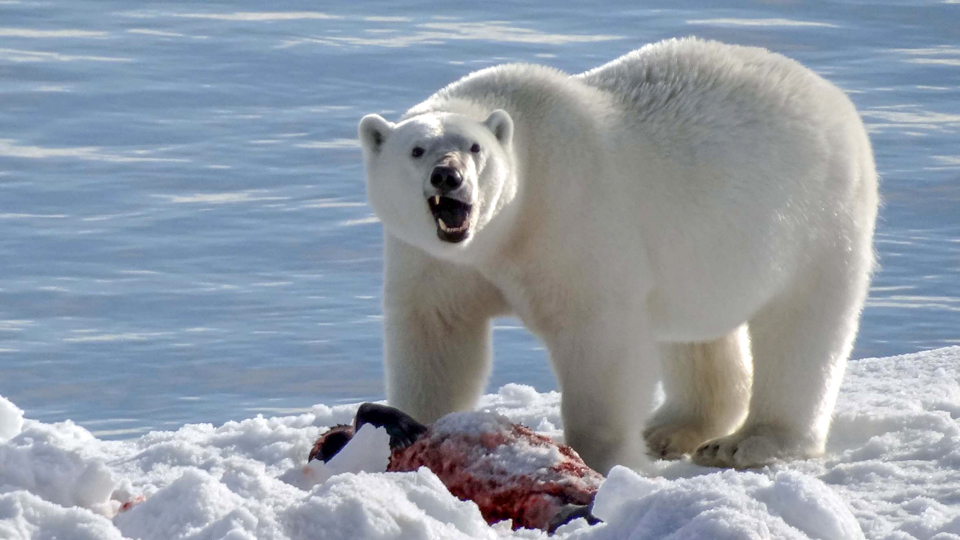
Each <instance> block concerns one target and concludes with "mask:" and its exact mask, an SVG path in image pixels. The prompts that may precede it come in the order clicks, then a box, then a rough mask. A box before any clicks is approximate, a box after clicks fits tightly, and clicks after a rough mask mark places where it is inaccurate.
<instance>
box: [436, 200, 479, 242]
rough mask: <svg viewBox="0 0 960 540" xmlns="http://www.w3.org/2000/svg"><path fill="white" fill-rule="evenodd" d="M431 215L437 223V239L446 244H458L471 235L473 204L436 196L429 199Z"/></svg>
mask: <svg viewBox="0 0 960 540" xmlns="http://www.w3.org/2000/svg"><path fill="white" fill-rule="evenodd" d="M427 204H428V205H429V206H430V213H432V214H433V219H435V220H436V222H437V237H439V238H440V240H443V241H444V242H451V243H454V244H456V243H457V242H462V241H463V240H464V239H465V238H466V237H467V236H468V235H469V234H470V210H472V209H473V205H472V204H467V203H465V202H461V201H458V200H456V199H452V198H450V197H444V196H442V195H434V196H433V197H430V198H428V199H427Z"/></svg>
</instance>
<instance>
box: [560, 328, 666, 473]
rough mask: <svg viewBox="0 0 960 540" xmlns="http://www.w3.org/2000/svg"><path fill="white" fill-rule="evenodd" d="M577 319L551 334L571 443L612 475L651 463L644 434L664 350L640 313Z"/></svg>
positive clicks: (566, 436) (590, 462)
mask: <svg viewBox="0 0 960 540" xmlns="http://www.w3.org/2000/svg"><path fill="white" fill-rule="evenodd" d="M609 315H611V316H599V317H596V316H595V317H593V320H590V321H586V320H576V321H571V326H570V327H569V328H565V329H558V331H557V332H555V333H553V335H552V336H549V337H548V338H547V341H548V343H549V345H550V352H551V359H552V361H553V365H554V369H555V371H556V373H557V376H558V378H559V380H560V386H561V388H562V391H563V395H562V397H561V404H560V408H561V413H562V416H563V424H564V439H565V442H566V443H567V444H568V445H570V446H571V447H573V449H574V450H576V451H577V453H579V454H580V457H582V458H583V460H584V462H586V464H587V465H589V466H590V467H592V468H593V469H595V470H597V471H599V472H601V473H603V474H607V473H608V472H609V470H610V469H611V468H612V467H613V466H614V465H624V466H626V467H630V468H632V469H634V470H643V469H645V468H646V467H647V466H648V465H649V463H650V462H649V460H648V459H647V457H646V452H645V444H644V441H643V437H642V436H641V433H642V431H643V422H644V419H646V418H647V416H648V415H649V413H650V410H651V409H652V401H653V394H654V391H655V389H656V385H657V381H658V380H659V378H660V377H659V374H660V362H659V355H658V350H659V349H658V348H657V347H656V346H655V343H654V341H653V340H652V339H651V338H650V337H649V333H648V332H647V330H646V325H644V324H642V323H641V322H640V321H639V318H638V317H627V316H622V314H615V313H614V314H609Z"/></svg>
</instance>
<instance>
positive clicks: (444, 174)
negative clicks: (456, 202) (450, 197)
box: [430, 165, 463, 193]
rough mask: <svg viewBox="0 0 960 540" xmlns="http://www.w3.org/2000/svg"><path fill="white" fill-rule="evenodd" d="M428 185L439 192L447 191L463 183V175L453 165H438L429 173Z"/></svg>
mask: <svg viewBox="0 0 960 540" xmlns="http://www.w3.org/2000/svg"><path fill="white" fill-rule="evenodd" d="M430 185H431V186H433V187H435V188H437V189H439V190H440V192H441V193H449V192H451V191H454V190H456V189H457V188H459V187H460V186H462V185H463V175H462V174H460V171H459V170H457V169H456V168H455V167H449V166H447V165H440V166H438V167H436V168H434V169H433V172H432V173H431V174H430Z"/></svg>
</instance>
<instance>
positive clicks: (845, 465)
mask: <svg viewBox="0 0 960 540" xmlns="http://www.w3.org/2000/svg"><path fill="white" fill-rule="evenodd" d="M958 381H960V347H953V348H948V349H939V350H935V351H929V352H924V353H919V354H914V355H907V356H899V357H893V358H881V359H867V360H859V361H855V362H851V363H850V364H849V367H848V370H847V376H846V379H845V382H844V386H843V389H842V392H841V395H840V399H839V402H838V405H837V410H836V413H835V419H834V428H833V431H832V434H831V438H830V441H829V443H828V452H827V455H826V456H825V457H824V458H822V459H815V460H807V461H798V462H793V463H786V464H779V465H776V466H773V467H768V468H764V469H759V470H755V471H743V472H741V471H732V470H718V469H708V468H703V467H698V466H696V465H693V464H692V463H690V462H689V461H681V462H673V463H665V462H658V463H657V464H656V465H655V467H654V475H653V476H641V475H639V474H637V473H635V472H633V471H630V470H628V469H625V468H622V467H618V468H615V469H614V470H613V471H611V473H610V475H609V477H608V478H607V479H606V481H605V482H604V483H603V484H602V485H601V487H600V491H599V493H598V494H597V499H596V504H595V508H594V513H595V514H596V515H597V516H598V517H600V518H602V519H603V520H604V521H605V523H603V524H600V525H595V526H589V525H587V524H586V522H585V521H583V520H577V521H574V522H572V523H570V524H567V525H565V526H563V527H562V528H561V529H560V530H559V531H558V532H557V534H556V535H555V536H554V538H556V539H558V540H567V539H569V540H604V539H610V540H613V539H618V540H619V539H625V538H630V539H632V540H645V539H649V540H653V539H670V540H679V539H684V540H701V539H711V540H713V539H728V540H739V539H764V538H776V539H820V540H835V539H844V540H850V539H853V540H856V539H858V538H870V539H878V540H879V539H883V540H958V539H960V495H958V494H960V423H958V417H960V414H958V412H960V382H958ZM480 408H481V409H483V410H487V411H490V412H491V413H497V414H502V415H504V416H506V417H508V418H510V419H511V420H512V421H520V422H523V423H526V424H528V425H533V427H535V428H537V429H538V430H540V431H541V432H544V433H547V434H550V435H558V434H559V433H560V432H561V431H560V430H561V429H562V425H561V419H560V414H559V395H558V394H556V393H554V392H551V393H545V394H540V393H537V392H536V391H534V390H533V389H532V388H529V387H525V386H521V385H507V386H505V387H503V388H501V389H500V391H499V392H498V393H496V394H492V395H488V396H485V397H484V398H483V400H482V402H481V407H480ZM355 411H356V405H352V406H337V407H333V408H331V407H327V406H323V405H317V406H315V407H314V408H313V409H312V410H311V412H310V413H308V414H301V415H299V416H287V417H275V418H264V417H262V416H257V417H255V418H250V419H248V420H244V421H241V422H228V423H226V424H224V425H222V426H219V427H214V426H212V425H209V424H193V425H186V426H183V427H182V428H180V429H179V430H177V431H165V432H161V431H157V432H151V433H149V434H146V435H143V436H141V437H140V438H138V439H133V440H127V441H103V440H100V439H97V438H96V437H94V436H93V435H91V434H90V433H89V432H88V431H87V430H86V429H84V428H83V427H82V426H78V425H76V424H75V423H73V422H69V421H67V422H62V423H58V424H44V423H41V422H37V421H34V420H31V419H29V411H28V412H27V414H26V416H27V419H24V413H23V412H22V411H20V409H19V408H17V407H16V406H15V405H14V404H13V403H11V402H10V401H8V400H6V399H3V398H0V436H2V438H0V538H2V539H3V540H8V539H9V540H26V539H41V538H69V539H71V540H73V539H79V540H87V539H91V540H92V539H107V540H113V539H121V538H130V539H133V538H141V539H143V540H154V539H156V540H161V539H162V540H176V539H190V540H208V539H209V540H214V539H216V540H219V539H227V540H254V539H257V540H261V539H265V540H300V539H302V540H307V539H314V538H325V539H354V538H364V539H374V540H381V539H383V540H386V539H396V540H433V539H448V538H452V539H495V538H539V539H541V540H542V539H545V538H547V536H546V534H545V533H542V532H540V531H529V530H526V531H524V530H520V531H513V530H511V527H510V524H509V523H500V524H496V525H495V526H493V527H491V526H488V525H487V524H486V522H485V521H484V520H483V518H482V517H481V515H480V512H479V510H478V509H477V507H476V505H474V504H473V503H471V502H469V501H460V500H457V499H456V498H454V497H453V496H451V495H450V494H449V492H448V491H447V490H446V488H445V487H444V486H443V484H442V483H441V482H440V481H439V479H438V478H437V477H436V476H435V475H434V474H433V473H432V472H430V471H429V470H426V469H420V470H419V471H416V472H411V473H385V472H382V471H384V470H385V467H386V463H387V459H388V446H387V445H388V441H389V437H388V436H387V434H386V433H385V431H384V430H383V429H379V428H374V427H373V426H371V425H367V426H364V427H363V428H362V429H361V430H360V431H359V432H358V433H357V435H356V437H355V438H354V439H353V440H352V441H351V442H350V443H349V444H348V445H347V446H345V447H344V449H343V450H342V451H341V453H340V454H339V455H338V456H337V457H336V458H334V459H333V460H331V461H330V462H329V463H327V464H319V463H316V462H315V463H313V464H307V463H306V456H307V454H308V452H309V450H310V447H311V446H312V444H313V441H314V440H315V439H316V437H317V436H318V435H319V434H320V433H321V432H322V431H323V430H325V429H326V428H327V427H329V426H331V425H333V424H337V423H346V422H349V421H350V420H351V418H352V416H353V414H354V412H355ZM470 418H471V417H469V416H463V417H454V418H452V419H451V420H450V421H449V422H448V423H449V426H448V427H450V426H455V425H459V424H457V422H461V423H462V422H466V421H467V420H470ZM472 418H473V419H474V420H475V419H476V418H486V421H487V422H488V423H491V425H493V424H497V423H498V422H499V419H498V417H497V416H495V415H493V414H490V415H474V416H472ZM466 427H468V428H469V427H470V426H469V422H467V425H466ZM529 457H530V459H531V460H533V461H536V458H537V456H529ZM522 462H523V460H517V461H516V463H522Z"/></svg>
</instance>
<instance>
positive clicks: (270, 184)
mask: <svg viewBox="0 0 960 540" xmlns="http://www.w3.org/2000/svg"><path fill="white" fill-rule="evenodd" d="M531 4H533V3H531ZM635 4H636V3H634V2H604V3H597V4H596V5H595V6H594V7H582V6H581V7H575V6H572V5H565V4H561V3H556V2H544V3H542V4H540V3H537V4H536V5H530V6H523V7H521V6H517V5H514V3H509V2H492V3H491V2H480V3H474V4H473V5H472V7H469V8H466V9H463V8H458V9H456V10H453V9H450V8H448V7H446V6H448V5H449V4H446V3H439V2H436V3H427V2H412V3H406V4H404V5H398V3H396V2H336V3H333V2H303V3H301V4H300V5H294V4H292V3H283V4H282V8H281V7H280V5H275V4H267V3H260V2H236V3H233V4H217V3H210V2H196V3H193V4H186V3H161V2H150V3H140V2H134V1H125V2H90V1H75V0H71V1H69V2H67V1H60V2H33V1H28V0H24V1H18V0H0V231H2V232H0V256H2V264H0V394H2V395H5V396H7V397H8V398H10V399H11V400H12V401H13V402H14V403H17V404H18V405H19V406H21V407H23V408H25V409H27V414H28V416H30V417H32V418H37V419H40V420H44V421H57V420H62V419H66V418H72V419H74V420H76V421H78V422H79V423H81V424H83V425H85V426H86V427H88V428H89V429H91V430H93V431H94V432H96V433H97V434H99V435H100V436H103V437H127V436H132V435H135V434H137V433H140V432H143V431H145V430H149V429H160V428H170V427H174V426H178V425H180V424H182V423H184V422H201V421H202V422H214V423H221V422H223V421H226V420H229V419H237V418H245V417H248V416H249V415H250V414H251V412H255V411H263V412H264V413H265V414H272V413H277V412H282V411H289V410H297V409H300V408H304V407H307V406H309V405H311V404H313V403H321V402H322V403H335V402H342V401H357V400H361V399H376V398H380V397H382V395H383V390H382V383H381V361H380V358H381V337H380V331H381V326H380V325H381V319H380V284H381V275H380V273H381V264H382V259H381V253H380V226H379V224H378V223H377V221H376V220H375V219H374V218H373V216H372V212H371V210H370V208H369V207H368V206H367V205H366V204H365V196H364V192H363V182H362V169H361V164H360V152H359V149H358V147H357V144H356V142H355V140H354V137H355V126H356V123H357V121H358V120H359V118H360V117H361V116H362V115H363V114H365V113H368V112H379V113H382V114H385V115H386V116H388V117H392V118H396V116H398V114H399V113H400V112H402V111H403V110H405V109H406V108H407V107H409V106H410V105H413V104H415V103H417V102H418V101H420V100H421V99H423V98H424V97H426V96H427V95H428V94H430V93H431V92H433V91H434V90H436V89H437V88H439V87H440V86H442V85H443V84H445V83H447V82H450V81H452V80H454V79H456V78H458V77H460V76H462V75H464V74H466V73H468V72H469V71H471V70H475V69H478V68H482V67H485V66H489V65H493V64H498V63H503V62H510V61H525V62H537V63H543V64H548V65H552V66H555V67H558V68H561V69H564V70H566V71H569V72H571V73H575V72H579V71H582V70H585V69H588V68H591V67H594V66H596V65H599V64H601V63H603V62H605V61H607V60H610V59H612V58H614V57H616V56H618V55H620V54H623V53H625V52H628V51H630V50H632V49H634V48H637V47H640V46H642V45H643V44H645V43H649V42H652V41H656V40H659V39H662V38H668V37H675V36H685V35H691V34H695V35H699V36H703V37H708V38H716V39H721V40H724V41H729V42H733V43H740V44H748V45H759V46H764V47H768V48H770V49H773V50H775V51H778V52H782V53H784V54H787V55H789V56H792V57H794V58H796V59H798V60H800V61H801V62H803V63H804V64H806V65H808V66H810V67H811V68H813V69H814V70H816V71H817V72H819V73H821V74H823V75H825V76H827V77H828V78H830V79H831V80H833V81H834V82H836V83H837V84H839V85H840V86H842V87H843V88H844V89H846V90H847V91H849V92H850V94H851V97H852V98H853V100H854V101H855V102H856V104H857V106H858V107H859V108H860V110H861V112H862V114H863V116H864V119H865V120H866V122H867V124H868V126H869V129H870V132H871V135H872V140H873V143H874V149H875V152H876V158H877V163H878V166H879V169H880V172H881V175H882V178H883V183H882V190H883V195H884V199H885V207H884V208H883V210H882V213H881V214H882V216H881V221H880V224H879V229H878V234H877V248H878V251H879V253H880V256H881V261H882V264H883V269H882V271H881V272H880V273H879V274H878V275H877V277H876V279H875V282H874V287H873V290H872V293H871V299H870V301H869V303H868V306H867V309H866V311H865V313H864V318H863V324H862V330H861V333H860V337H859V340H858V342H857V346H856V350H855V352H854V356H855V357H858V358H862V357H867V356H882V355H892V354H897V353H905V352H913V351H918V350H922V349H929V348H934V347H940V346H944V345H948V344H956V343H960V134H958V132H960V5H958V4H957V2H956V0H952V1H948V2H922V1H910V2H896V1H891V2H849V1H848V2H839V3H823V2H803V3H800V2H794V1H791V0H784V1H768V2H755V3H718V2H708V1H706V0H703V1H701V2H684V1H673V2H669V3H663V4H661V5H658V6H656V8H653V7H651V6H652V4H651V3H645V4H646V5H647V7H644V8H637V7H635ZM145 6H146V7H145ZM267 9H277V10H278V11H264V10H267ZM280 9H282V11H279V10H280ZM495 334H496V341H497V346H496V362H495V371H494V376H493V379H492V381H491V387H498V386H500V385H502V384H504V383H506V382H521V383H526V384H531V385H533V386H535V387H536V388H538V389H539V390H548V389H551V388H554V386H555V383H554V381H553V377H552V375H551V373H550V370H549V367H548V365H547V362H546V357H545V354H544V352H543V350H542V348H541V347H540V345H539V344H538V343H537V342H536V340H534V339H533V338H532V337H531V336H530V335H529V334H527V333H526V332H525V331H523V330H522V329H520V328H519V325H518V323H517V322H516V321H513V320H509V319H507V320H503V321H500V323H499V324H498V327H497V330H496V332H495Z"/></svg>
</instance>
